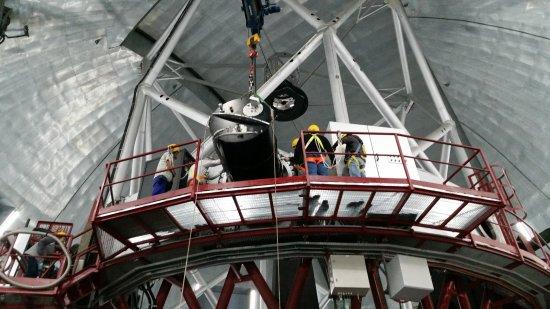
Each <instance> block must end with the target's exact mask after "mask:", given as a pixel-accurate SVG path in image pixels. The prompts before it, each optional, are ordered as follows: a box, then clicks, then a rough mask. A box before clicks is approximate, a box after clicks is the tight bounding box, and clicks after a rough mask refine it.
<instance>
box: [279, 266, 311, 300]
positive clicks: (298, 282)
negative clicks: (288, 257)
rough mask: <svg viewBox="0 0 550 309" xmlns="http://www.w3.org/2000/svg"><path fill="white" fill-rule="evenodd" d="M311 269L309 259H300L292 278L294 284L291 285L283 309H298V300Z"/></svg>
mask: <svg viewBox="0 0 550 309" xmlns="http://www.w3.org/2000/svg"><path fill="white" fill-rule="evenodd" d="M310 269H311V259H302V262H301V263H300V266H299V267H298V270H297V271H296V275H295V276H294V283H293V285H292V290H291V291H290V295H289V296H288V300H287V301H286V306H285V309H294V308H298V300H299V299H300V296H301V295H302V290H303V289H304V284H305V283H306V279H307V277H308V275H309V272H310Z"/></svg>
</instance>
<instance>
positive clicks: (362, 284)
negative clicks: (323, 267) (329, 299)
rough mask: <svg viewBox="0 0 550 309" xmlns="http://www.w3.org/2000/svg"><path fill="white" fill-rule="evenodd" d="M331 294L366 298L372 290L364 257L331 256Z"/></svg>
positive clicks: (329, 262)
mask: <svg viewBox="0 0 550 309" xmlns="http://www.w3.org/2000/svg"><path fill="white" fill-rule="evenodd" d="M328 275H329V283H330V294H331V295H333V296H355V295H357V296H365V295H367V293H368V292H369V290H370V284H369V275H368V273H367V267H366V265H365V257H364V256H362V255H331V256H330V257H329V260H328Z"/></svg>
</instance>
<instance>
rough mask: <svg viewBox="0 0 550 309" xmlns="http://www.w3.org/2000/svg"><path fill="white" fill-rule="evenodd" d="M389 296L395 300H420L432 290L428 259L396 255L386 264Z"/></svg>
mask: <svg viewBox="0 0 550 309" xmlns="http://www.w3.org/2000/svg"><path fill="white" fill-rule="evenodd" d="M386 267H387V269H386V273H387V274H388V284H389V288H390V297H391V298H392V299H394V300H397V301H420V300H422V298H424V297H425V296H426V295H428V294H430V293H431V292H432V291H433V290H434V286H433V283H432V277H431V275H430V269H429V268H428V261H427V260H426V259H424V258H417V257H412V256H406V255H396V256H395V257H394V258H393V259H392V260H391V261H390V262H389V263H388V264H387V265H386Z"/></svg>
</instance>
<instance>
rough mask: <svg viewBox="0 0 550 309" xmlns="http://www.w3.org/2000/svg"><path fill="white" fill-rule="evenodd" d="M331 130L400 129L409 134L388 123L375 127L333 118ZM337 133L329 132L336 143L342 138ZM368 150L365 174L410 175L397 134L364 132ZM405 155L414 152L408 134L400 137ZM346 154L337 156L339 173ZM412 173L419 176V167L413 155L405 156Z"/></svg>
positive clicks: (383, 176) (373, 131) (391, 130)
mask: <svg viewBox="0 0 550 309" xmlns="http://www.w3.org/2000/svg"><path fill="white" fill-rule="evenodd" d="M327 131H332V132H337V131H338V132H354V133H398V134H406V133H405V132H404V131H403V130H400V129H392V128H386V127H375V126H367V125H360V124H352V123H343V122H333V121H331V122H329V123H328V126H327ZM336 135H337V134H327V135H326V137H327V138H328V139H329V140H330V141H331V143H332V144H334V143H336V141H337V140H338V137H337V136H336ZM357 136H359V137H360V138H361V140H362V141H363V145H365V148H366V151H367V158H366V160H365V161H366V162H365V169H364V172H365V176H366V177H372V178H376V177H379V178H406V174H405V169H404V168H403V163H402V162H401V157H400V155H399V149H398V147H397V141H396V140H395V136H394V135H361V134H357ZM398 140H399V145H400V146H401V151H402V153H403V155H406V156H412V151H411V147H410V145H409V142H408V141H407V138H406V137H398ZM373 154H388V155H390V156H376V155H373ZM343 157H344V156H343V155H340V156H337V159H336V161H337V167H336V170H337V174H338V175H342V171H343V169H344V162H343ZM405 162H406V166H407V170H408V172H409V177H410V178H411V179H416V180H419V179H420V178H419V175H418V169H417V167H416V164H415V162H414V159H412V158H405Z"/></svg>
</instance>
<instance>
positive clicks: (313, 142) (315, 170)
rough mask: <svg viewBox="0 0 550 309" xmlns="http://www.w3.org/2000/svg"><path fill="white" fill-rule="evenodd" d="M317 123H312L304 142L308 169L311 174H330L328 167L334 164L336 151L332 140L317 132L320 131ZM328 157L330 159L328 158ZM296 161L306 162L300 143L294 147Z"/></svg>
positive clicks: (297, 162) (299, 162)
mask: <svg viewBox="0 0 550 309" xmlns="http://www.w3.org/2000/svg"><path fill="white" fill-rule="evenodd" d="M320 131H321V130H320V128H319V126H318V125H317V124H315V123H312V124H310V125H309V127H308V128H307V131H306V132H305V134H304V143H305V148H306V151H305V152H306V158H305V161H306V163H307V171H308V174H310V175H323V176H327V175H328V169H329V167H331V166H332V161H333V160H334V153H333V152H332V147H331V145H330V142H329V141H328V139H327V138H326V137H324V136H323V135H321V134H319V133H317V132H320ZM327 157H328V159H327ZM294 162H295V163H296V164H304V154H303V150H302V144H301V143H298V144H297V145H296V148H295V149H294Z"/></svg>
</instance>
